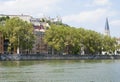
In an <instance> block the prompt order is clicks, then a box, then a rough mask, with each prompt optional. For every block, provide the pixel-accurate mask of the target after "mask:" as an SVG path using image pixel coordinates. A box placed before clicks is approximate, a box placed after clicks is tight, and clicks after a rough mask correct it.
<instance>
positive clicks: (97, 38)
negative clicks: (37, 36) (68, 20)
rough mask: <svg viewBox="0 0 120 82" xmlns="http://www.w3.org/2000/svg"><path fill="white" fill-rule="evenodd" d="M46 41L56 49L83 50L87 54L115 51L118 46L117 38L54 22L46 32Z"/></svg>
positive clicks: (74, 51) (63, 50) (78, 52)
mask: <svg viewBox="0 0 120 82" xmlns="http://www.w3.org/2000/svg"><path fill="white" fill-rule="evenodd" d="M44 41H45V42H46V43H47V44H48V45H49V46H51V47H53V48H54V49H55V50H56V51H58V52H64V53H66V54H81V53H82V52H83V51H84V53H85V54H101V53H102V51H105V52H111V53H113V52H114V51H115V50H116V49H117V48H118V44H117V40H116V39H115V38H112V37H109V36H104V35H103V34H100V33H98V32H95V31H92V30H86V29H84V28H74V27H70V26H67V25H56V24H52V25H51V28H50V29H49V30H47V31H46V33H45V37H44Z"/></svg>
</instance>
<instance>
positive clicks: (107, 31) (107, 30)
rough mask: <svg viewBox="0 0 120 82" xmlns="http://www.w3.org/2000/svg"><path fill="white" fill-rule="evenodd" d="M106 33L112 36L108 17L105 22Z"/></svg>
mask: <svg viewBox="0 0 120 82" xmlns="http://www.w3.org/2000/svg"><path fill="white" fill-rule="evenodd" d="M105 35H107V36H110V29H109V23H108V18H106V23H105Z"/></svg>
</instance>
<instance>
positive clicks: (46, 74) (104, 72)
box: [0, 60, 120, 82]
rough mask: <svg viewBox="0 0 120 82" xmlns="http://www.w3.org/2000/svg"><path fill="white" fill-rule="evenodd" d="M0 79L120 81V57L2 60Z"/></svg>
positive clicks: (17, 81) (18, 81)
mask: <svg viewBox="0 0 120 82" xmlns="http://www.w3.org/2000/svg"><path fill="white" fill-rule="evenodd" d="M0 82H120V60H41V61H0Z"/></svg>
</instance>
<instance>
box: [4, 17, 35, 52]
mask: <svg viewBox="0 0 120 82" xmlns="http://www.w3.org/2000/svg"><path fill="white" fill-rule="evenodd" d="M5 29H6V30H5V32H6V38H7V39H9V48H8V49H9V51H11V49H12V48H13V49H14V51H16V50H17V49H19V48H21V49H32V45H33V43H34V39H35V37H34V34H33V26H32V24H30V23H28V22H26V21H23V20H21V19H19V18H11V19H9V20H7V21H6V22H5Z"/></svg>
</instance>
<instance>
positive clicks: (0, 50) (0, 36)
mask: <svg viewBox="0 0 120 82" xmlns="http://www.w3.org/2000/svg"><path fill="white" fill-rule="evenodd" d="M2 53H4V40H3V34H2V32H0V54H2Z"/></svg>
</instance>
